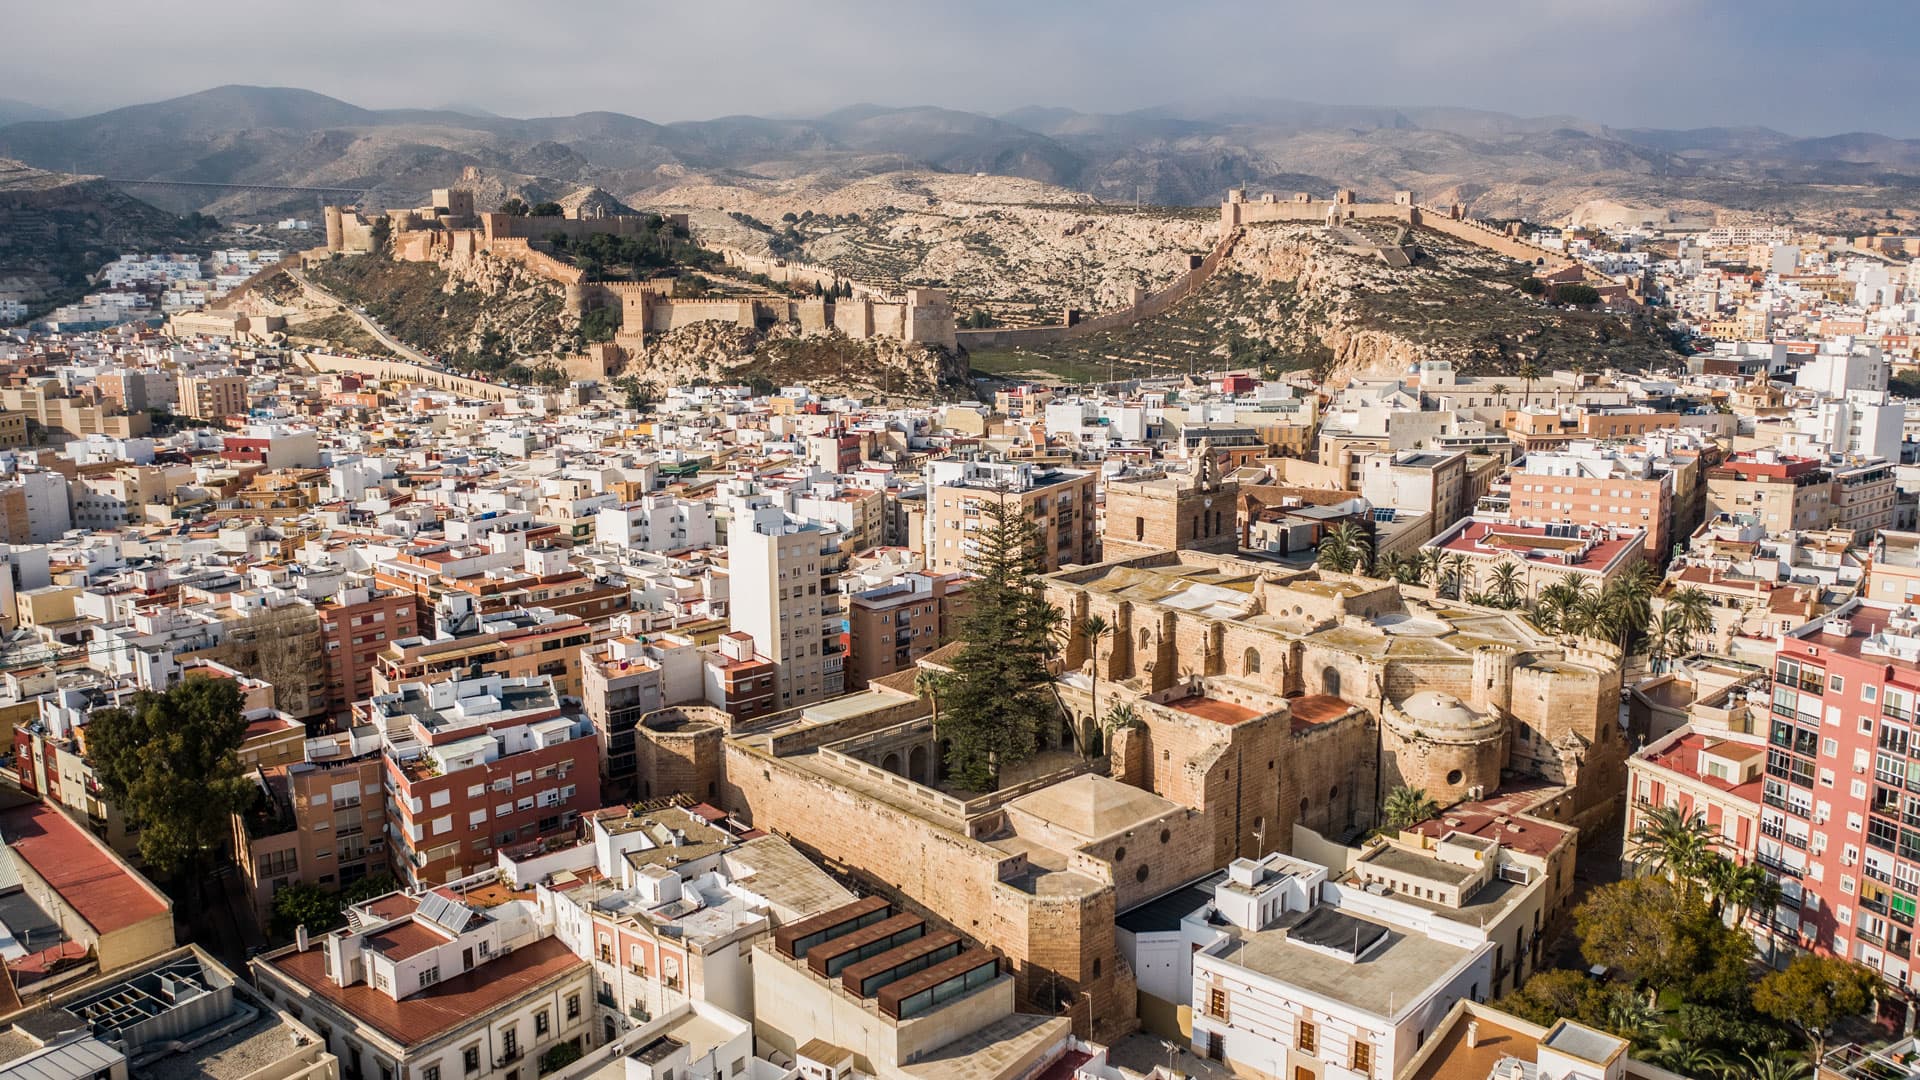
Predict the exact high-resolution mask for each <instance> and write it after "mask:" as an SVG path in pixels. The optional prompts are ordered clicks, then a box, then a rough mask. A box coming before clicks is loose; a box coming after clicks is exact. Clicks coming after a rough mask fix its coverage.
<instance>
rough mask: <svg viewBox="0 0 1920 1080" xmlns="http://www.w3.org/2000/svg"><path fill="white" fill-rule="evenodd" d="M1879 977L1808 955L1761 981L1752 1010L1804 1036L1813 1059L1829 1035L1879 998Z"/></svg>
mask: <svg viewBox="0 0 1920 1080" xmlns="http://www.w3.org/2000/svg"><path fill="white" fill-rule="evenodd" d="M1879 991H1880V978H1879V976H1877V975H1875V974H1874V973H1873V972H1871V971H1868V970H1867V969H1866V968H1864V967H1861V966H1860V965H1859V964H1856V963H1853V962H1852V961H1849V960H1843V959H1841V958H1839V957H1837V956H1815V955H1813V954H1811V953H1809V954H1807V955H1805V956H1801V957H1799V958H1797V959H1795V960H1794V962H1793V963H1791V964H1788V965H1787V968H1786V970H1784V971H1774V972H1769V973H1768V974H1766V975H1764V976H1762V977H1761V979H1760V982H1759V983H1758V984H1756V985H1755V986H1754V988H1753V1007H1754V1009H1755V1010H1756V1011H1758V1012H1759V1013H1760V1014H1761V1015H1763V1016H1771V1017H1773V1018H1774V1019H1775V1020H1778V1021H1780V1022H1781V1023H1783V1024H1787V1025H1789V1026H1791V1027H1793V1028H1796V1029H1798V1030H1799V1031H1800V1033H1801V1034H1803V1035H1805V1036H1806V1037H1807V1039H1808V1041H1810V1042H1812V1043H1813V1046H1814V1060H1816V1061H1818V1060H1819V1059H1820V1058H1821V1057H1822V1056H1824V1053H1825V1051H1826V1046H1827V1036H1829V1035H1831V1034H1833V1029H1834V1026H1835V1025H1836V1024H1838V1023H1839V1022H1840V1021H1842V1020H1845V1019H1847V1018H1848V1017H1850V1016H1859V1015H1860V1014H1861V1013H1864V1012H1866V1011H1867V1009H1868V1008H1869V1007H1871V1006H1872V1005H1873V1002H1874V1000H1875V998H1876V997H1877V996H1878V995H1879Z"/></svg>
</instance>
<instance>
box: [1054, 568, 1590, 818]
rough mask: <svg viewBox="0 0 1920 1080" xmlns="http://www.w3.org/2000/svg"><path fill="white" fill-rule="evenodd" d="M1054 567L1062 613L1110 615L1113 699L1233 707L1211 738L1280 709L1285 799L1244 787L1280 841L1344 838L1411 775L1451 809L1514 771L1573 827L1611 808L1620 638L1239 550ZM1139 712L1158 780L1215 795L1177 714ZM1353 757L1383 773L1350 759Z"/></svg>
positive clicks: (1108, 697) (1108, 692)
mask: <svg viewBox="0 0 1920 1080" xmlns="http://www.w3.org/2000/svg"><path fill="white" fill-rule="evenodd" d="M1047 581H1048V596H1049V599H1051V600H1052V601H1053V603H1054V604H1056V605H1057V606H1058V607H1059V608H1060V609H1061V610H1062V611H1063V612H1064V613H1065V614H1066V616H1067V620H1068V622H1069V623H1070V624H1078V623H1079V622H1080V621H1081V620H1083V619H1085V618H1086V617H1087V616H1089V615H1099V616H1101V617H1102V618H1104V619H1105V620H1106V622H1107V624H1108V625H1109V626H1111V627H1113V637H1112V639H1111V642H1110V643H1109V645H1108V647H1107V648H1106V649H1105V650H1103V651H1102V652H1101V655H1100V669H1101V670H1100V678H1101V682H1102V686H1103V690H1102V698H1103V701H1106V702H1112V701H1116V700H1128V701H1132V700H1133V699H1134V698H1138V699H1139V701H1140V702H1141V703H1144V704H1145V705H1147V706H1167V707H1170V708H1171V709H1172V710H1173V711H1175V712H1184V713H1186V714H1189V715H1200V716H1208V715H1213V716H1216V717H1218V718H1222V719H1226V720H1231V721H1232V723H1229V724H1227V725H1226V727H1227V728H1229V729H1230V731H1228V732H1225V733H1220V734H1219V737H1220V738H1224V739H1227V740H1229V741H1241V740H1246V739H1254V738H1257V736H1256V735H1254V734H1253V732H1254V731H1255V730H1256V728H1257V725H1255V724H1254V721H1255V718H1256V717H1261V716H1266V715H1269V714H1272V713H1275V712H1277V711H1278V710H1277V709H1276V705H1277V706H1280V707H1283V708H1284V710H1285V711H1284V715H1285V716H1286V717H1287V733H1288V734H1289V735H1290V736H1291V741H1285V742H1283V743H1282V744H1275V746H1274V749H1275V750H1276V751H1278V752H1279V756H1280V758H1281V760H1280V761H1279V762H1277V763H1276V765H1275V766H1274V771H1273V773H1272V774H1271V775H1270V778H1269V779H1268V780H1267V781H1265V782H1266V783H1268V784H1272V785H1275V786H1277V788H1278V793H1277V794H1276V795H1274V796H1273V797H1271V798H1269V797H1268V796H1265V795H1262V796H1260V799H1261V800H1263V803H1256V802H1254V801H1252V798H1251V797H1250V796H1247V795H1245V794H1244V793H1243V794H1242V795H1241V799H1242V801H1243V804H1244V806H1245V808H1244V809H1243V810H1242V814H1243V818H1247V819H1249V820H1250V819H1251V818H1253V817H1259V816H1261V812H1260V806H1261V805H1265V806H1270V807H1271V808H1272V811H1271V812H1272V814H1273V815H1275V817H1273V818H1271V819H1270V821H1272V822H1273V823H1275V824H1277V825H1279V826H1282V828H1280V829H1279V830H1278V832H1276V833H1274V835H1277V836H1280V837H1285V836H1286V835H1288V833H1289V832H1290V828H1286V827H1287V826H1291V824H1292V823H1293V822H1295V821H1301V822H1303V823H1306V824H1309V825H1310V826H1311V827H1313V828H1315V829H1331V831H1333V832H1334V833H1336V834H1337V833H1340V832H1342V831H1343V830H1346V829H1352V828H1359V827H1363V826H1369V825H1372V824H1374V823H1375V814H1376V813H1377V809H1378V800H1379V798H1380V797H1381V796H1382V795H1383V794H1384V792H1385V791H1387V790H1390V789H1391V788H1393V787H1396V786H1399V785H1401V784H1407V785H1410V786H1414V787H1420V788H1424V789H1426V790H1427V791H1428V793H1429V794H1431V795H1433V796H1434V797H1435V798H1436V799H1438V800H1440V801H1441V802H1442V803H1443V804H1444V803H1446V802H1449V801H1458V800H1460V799H1469V798H1475V797H1478V796H1481V795H1487V794H1491V793H1492V792H1493V791H1494V790H1495V789H1496V788H1498V786H1499V785H1500V783H1501V779H1502V776H1503V774H1516V773H1517V774H1522V775H1525V776H1528V777H1532V778H1536V779H1539V780H1545V781H1547V782H1549V783H1551V784H1556V785H1566V786H1567V787H1569V788H1571V789H1573V804H1574V812H1575V814H1576V823H1577V824H1584V825H1592V824H1596V823H1598V822H1601V821H1603V820H1605V819H1606V818H1607V817H1608V816H1610V815H1611V813H1612V812H1613V811H1614V809H1615V807H1614V803H1615V802H1616V801H1617V800H1616V799H1615V796H1616V795H1617V793H1618V791H1619V785H1620V784H1621V783H1622V782H1624V769H1625V757H1626V746H1625V741H1624V738H1623V736H1622V734H1621V732H1620V730H1619V722H1618V711H1619V696H1620V658H1619V654H1618V650H1617V649H1615V648H1613V647H1612V646H1610V645H1607V644H1605V643H1601V642H1595V641H1589V640H1585V639H1560V638H1553V637H1549V636H1547V635H1544V634H1542V633H1540V632H1539V631H1538V630H1536V629H1534V628H1533V627H1532V625H1531V624H1529V623H1527V622H1526V621H1525V620H1524V619H1523V618H1522V617H1520V616H1518V615H1516V614H1514V613H1511V612H1504V611H1494V610H1490V609H1483V608H1475V607H1472V606H1469V605H1465V604H1460V603H1457V602H1453V601H1445V600H1437V599H1429V600H1422V599H1419V598H1418V597H1417V596H1415V595H1414V594H1415V593H1416V590H1413V589H1403V588H1402V587H1401V586H1398V585H1396V584H1393V583H1389V582H1380V581H1374V580H1372V579H1369V578H1361V577H1349V576H1346V575H1336V574H1330V573H1322V572H1320V571H1305V572H1298V573H1287V572H1278V571H1276V570H1275V569H1274V568H1273V567H1272V566H1271V565H1268V564H1264V563H1257V562H1250V561H1246V560H1242V559H1239V558H1237V557H1234V556H1231V555H1211V554H1205V553H1201V552H1195V551H1180V552H1177V553H1176V552H1171V551H1167V552H1160V553H1158V554H1149V555H1143V556H1139V557H1135V558H1131V559H1124V560H1121V561H1117V562H1109V563H1103V564H1101V565H1100V566H1096V567H1089V568H1082V569H1076V570H1068V571H1063V572H1061V573H1058V574H1054V575H1051V576H1050V577H1049V578H1048V579H1047ZM1403 593H1405V594H1406V595H1403ZM1066 652H1067V655H1066V658H1065V660H1066V664H1067V666H1068V667H1069V669H1077V668H1080V667H1081V666H1082V665H1085V664H1086V663H1087V661H1088V657H1087V653H1086V648H1085V645H1084V643H1082V642H1079V641H1074V642H1071V643H1069V645H1068V648H1067V650H1066ZM1359 717H1363V718H1364V719H1356V718H1359ZM1143 719H1144V722H1145V727H1146V729H1147V734H1146V742H1147V744H1148V750H1147V754H1146V772H1147V774H1148V779H1147V783H1148V785H1149V786H1150V787H1151V788H1152V789H1153V790H1155V791H1157V792H1160V793H1161V794H1163V795H1166V796H1167V797H1168V798H1171V799H1174V800H1175V801H1179V802H1183V803H1185V804H1187V805H1200V806H1204V805H1206V799H1205V798H1204V797H1203V793H1201V792H1199V791H1198V790H1197V788H1196V785H1199V784H1201V783H1203V779H1202V778H1201V777H1199V776H1196V775H1190V774H1192V772H1193V770H1194V769H1195V768H1196V767H1197V766H1196V764H1195V763H1196V762H1197V761H1204V760H1205V759H1206V758H1207V757H1208V755H1207V754H1206V753H1204V752H1201V751H1198V750H1196V749H1195V748H1194V747H1193V746H1192V745H1191V738H1192V736H1191V735H1190V734H1189V733H1187V732H1186V731H1185V730H1184V726H1185V725H1184V722H1183V724H1180V725H1176V724H1175V723H1173V722H1172V721H1171V720H1170V719H1169V718H1168V717H1166V716H1165V715H1164V712H1163V710H1160V709H1157V708H1152V707H1149V708H1146V709H1145V710H1144V716H1143ZM1249 725H1254V726H1249ZM1242 728H1245V729H1246V733H1244V734H1243V733H1242V730H1241V729H1242ZM1322 728H1324V729H1326V730H1325V733H1324V735H1325V737H1326V738H1328V739H1330V740H1331V741H1333V742H1335V743H1337V744H1339V749H1338V751H1337V752H1336V753H1332V754H1329V755H1328V756H1327V757H1326V758H1325V759H1318V760H1316V759H1315V758H1314V757H1313V756H1312V751H1310V750H1308V749H1307V743H1305V742H1303V741H1302V736H1305V735H1309V734H1311V733H1312V732H1314V731H1316V730H1318V729H1322ZM1362 730H1364V732H1365V734H1364V736H1362V735H1359V734H1357V732H1359V731H1362ZM1341 732H1347V733H1349V734H1347V735H1341V734H1339V733H1341ZM1162 740H1166V741H1169V742H1170V745H1160V743H1161V741H1162ZM1249 745H1250V746H1252V745H1253V744H1249ZM1267 749H1268V748H1267V747H1266V746H1265V745H1260V746H1259V747H1258V751H1259V752H1260V753H1264V752H1266V751H1267ZM1356 760H1357V761H1364V762H1369V763H1371V762H1375V761H1377V762H1378V766H1377V769H1376V768H1375V767H1374V766H1373V765H1371V764H1369V765H1367V766H1366V767H1365V768H1363V769H1357V770H1356V769H1355V768H1354V767H1353V766H1352V764H1351V763H1352V762H1354V761H1356ZM1260 765H1261V768H1265V763H1264V761H1261V762H1260ZM1166 769H1172V770H1174V773H1173V774H1171V775H1169V774H1165V773H1164V770H1166ZM1183 770H1184V771H1183ZM1242 778H1243V780H1244V778H1245V777H1244V773H1242ZM1221 780H1222V782H1224V780H1225V775H1224V770H1223V771H1222V777H1221ZM1323 784H1324V787H1325V790H1321V787H1322V785H1323ZM1355 785H1361V786H1363V787H1364V791H1361V792H1355V791H1354V787H1355ZM1343 791H1344V793H1345V795H1346V796H1348V797H1349V798H1351V800H1352V801H1349V798H1343V797H1342V796H1343ZM1296 793H1298V794H1296ZM1239 840H1241V841H1244V836H1240V837H1239ZM1226 846H1228V847H1238V846H1240V845H1239V843H1238V842H1236V843H1234V844H1228V845H1226Z"/></svg>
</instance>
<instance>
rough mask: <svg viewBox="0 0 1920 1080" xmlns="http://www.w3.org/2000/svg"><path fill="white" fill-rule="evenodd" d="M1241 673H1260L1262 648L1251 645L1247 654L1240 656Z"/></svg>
mask: <svg viewBox="0 0 1920 1080" xmlns="http://www.w3.org/2000/svg"><path fill="white" fill-rule="evenodd" d="M1240 673H1241V674H1242V675H1258V674H1260V650H1259V649H1255V648H1251V647H1249V648H1248V649H1247V651H1246V654H1245V655H1243V656H1242V657H1241V658H1240Z"/></svg>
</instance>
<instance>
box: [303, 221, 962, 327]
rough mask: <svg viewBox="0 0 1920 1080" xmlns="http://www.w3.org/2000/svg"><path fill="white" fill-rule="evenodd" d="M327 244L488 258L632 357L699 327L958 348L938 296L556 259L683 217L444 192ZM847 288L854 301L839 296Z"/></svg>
mask: <svg viewBox="0 0 1920 1080" xmlns="http://www.w3.org/2000/svg"><path fill="white" fill-rule="evenodd" d="M324 215H325V222H326V236H327V243H326V247H325V248H324V249H317V250H315V251H312V252H308V253H307V257H309V258H332V257H335V256H340V255H354V254H367V253H371V252H373V251H374V250H375V249H376V248H377V246H378V233H379V227H380V225H381V224H382V223H384V224H385V226H386V230H387V236H388V243H389V245H390V251H391V254H392V257H393V258H395V259H398V260H401V261H405V262H443V263H448V264H451V265H455V266H458V265H462V264H464V263H466V262H469V261H471V260H473V259H475V258H478V257H479V256H481V255H488V256H492V257H494V258H500V259H511V260H513V261H515V262H518V263H520V264H521V265H522V266H524V267H526V268H527V269H529V270H531V271H533V272H535V273H537V274H539V275H540V276H542V277H545V278H547V279H548V280H551V281H555V282H558V283H559V284H560V285H562V286H564V287H565V289H566V303H567V308H568V310H569V311H570V312H571V313H572V314H574V315H576V316H579V315H585V314H586V313H587V312H589V311H595V310H602V309H605V310H611V311H616V312H618V313H619V316H620V318H619V322H618V325H617V328H616V329H615V332H614V344H615V345H616V346H618V347H619V348H620V349H622V350H624V351H625V352H627V353H628V354H630V355H641V354H643V353H645V351H646V349H647V344H648V339H649V337H650V336H653V335H658V334H664V333H667V332H669V331H672V330H677V329H679V328H681V327H683V326H691V325H693V324H696V323H714V322H718V323H725V324H729V325H733V326H740V327H745V328H748V329H751V328H754V327H761V326H767V325H771V324H776V323H791V324H795V325H797V326H798V327H799V329H800V331H801V333H803V334H824V333H830V332H833V331H838V332H840V333H842V334H845V335H846V336H847V337H850V338H853V339H855V340H865V339H868V338H890V339H893V340H898V341H906V342H915V343H918V344H922V345H930V346H939V347H941V348H947V349H951V348H953V347H954V345H955V339H954V318H953V305H952V303H951V301H950V300H949V299H948V297H947V294H946V292H945V291H944V290H941V289H907V290H905V291H904V292H903V293H902V294H900V295H897V296H895V295H888V294H883V293H879V292H876V291H874V290H871V289H866V288H863V287H861V286H858V285H856V284H854V283H852V282H847V281H844V280H842V279H840V278H838V277H837V276H835V275H834V274H832V273H831V272H828V271H822V270H818V269H815V268H811V267H802V266H792V265H789V264H787V263H786V262H785V261H784V260H779V259H767V258H760V257H756V256H751V255H747V254H745V253H743V252H739V251H732V250H722V251H721V255H722V256H723V257H724V258H725V260H726V262H727V265H728V266H729V267H730V268H732V269H734V270H736V271H737V272H739V273H741V274H743V275H747V274H751V275H760V276H764V277H766V278H768V279H770V280H772V281H775V282H777V283H782V284H788V283H792V284H799V285H803V286H818V287H819V288H820V290H821V291H822V292H823V293H824V294H826V295H820V296H811V297H794V296H788V295H785V294H782V293H777V292H759V293H755V292H744V293H735V294H733V295H728V296H725V297H710V296H702V297H685V296H676V295H675V282H676V280H677V279H674V278H656V279H652V280H648V281H588V280H586V275H585V274H584V273H583V272H582V271H581V270H580V268H579V267H576V266H574V265H572V264H571V263H568V262H567V261H565V260H564V259H560V258H557V257H555V256H554V255H553V254H552V251H553V245H552V244H551V243H550V242H549V239H548V238H550V237H552V236H554V235H555V234H559V235H561V236H564V237H566V238H568V239H569V240H571V239H576V238H580V237H586V236H595V235H605V236H638V235H642V234H644V233H646V232H647V231H649V230H651V229H652V228H653V227H654V223H653V219H655V218H657V217H664V219H665V220H666V221H667V222H668V223H670V224H672V225H674V226H675V227H677V228H679V229H683V230H684V229H685V228H686V224H687V219H686V216H685V215H683V214H680V215H650V214H601V215H598V216H587V217H551V216H549V217H527V216H518V215H513V214H502V213H480V212H478V211H476V210H475V208H474V201H473V193H472V192H470V191H463V190H460V189H458V188H438V189H435V190H434V191H433V193H432V195H431V196H430V202H429V204H428V205H426V206H421V207H414V208H410V209H393V210H386V211H383V212H381V213H379V214H366V213H362V212H361V211H359V210H357V209H355V208H352V207H342V206H329V207H326V208H325V210H324ZM842 287H845V288H847V289H849V290H850V291H851V292H852V293H853V295H851V296H834V295H832V294H833V293H834V292H835V291H836V290H839V289H841V288H842Z"/></svg>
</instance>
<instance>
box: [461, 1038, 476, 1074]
mask: <svg viewBox="0 0 1920 1080" xmlns="http://www.w3.org/2000/svg"><path fill="white" fill-rule="evenodd" d="M460 1059H461V1060H460V1063H461V1064H462V1065H464V1066H466V1070H467V1073H468V1075H472V1074H473V1073H477V1072H479V1071H480V1046H479V1044H478V1043H475V1044H474V1045H472V1046H469V1047H467V1048H466V1049H465V1050H462V1051H461V1052H460Z"/></svg>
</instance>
